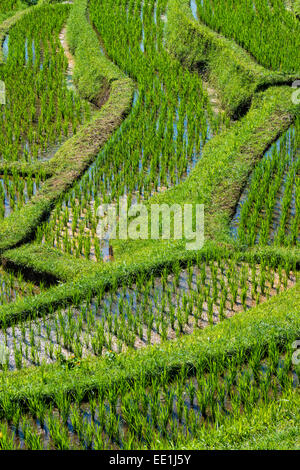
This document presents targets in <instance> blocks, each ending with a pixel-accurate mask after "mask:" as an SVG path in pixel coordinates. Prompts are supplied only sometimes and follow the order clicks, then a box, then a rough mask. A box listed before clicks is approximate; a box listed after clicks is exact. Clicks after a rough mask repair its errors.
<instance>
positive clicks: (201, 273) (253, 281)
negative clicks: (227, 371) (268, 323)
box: [0, 260, 296, 370]
mask: <svg viewBox="0 0 300 470" xmlns="http://www.w3.org/2000/svg"><path fill="white" fill-rule="evenodd" d="M293 269H294V268H293V267H292V266H290V264H286V265H284V266H279V267H278V269H276V270H274V269H272V268H270V267H268V266H266V265H261V266H257V265H256V264H254V263H253V264H252V265H249V264H246V263H242V264H237V263H236V262H235V261H234V260H227V261H224V260H219V262H218V263H217V262H215V261H213V260H210V261H209V260H208V261H207V262H200V263H199V265H198V266H193V265H189V267H188V268H187V269H185V270H182V269H181V268H180V267H179V265H177V266H174V267H173V272H174V273H173V274H168V273H167V271H164V272H163V273H162V275H161V278H154V277H153V276H152V277H151V278H150V279H149V278H148V279H147V278H145V277H144V276H140V277H139V278H138V279H137V282H136V284H134V285H133V286H132V287H128V285H127V284H126V283H124V284H123V286H122V287H120V288H118V289H115V290H114V289H112V290H111V291H110V293H104V292H103V290H100V291H99V292H98V294H97V296H96V297H95V298H90V299H88V300H87V301H85V302H83V303H80V302H79V303H78V306H76V307H69V308H68V309H60V310H57V311H56V312H55V316H54V315H53V314H52V315H50V316H49V315H48V316H46V314H44V315H43V317H42V318H41V319H37V318H35V317H33V318H32V319H31V320H30V321H29V322H22V323H21V324H19V325H13V326H10V327H9V328H5V325H4V328H3V329H2V330H1V331H0V340H1V342H2V344H3V345H5V346H6V348H7V349H6V356H5V358H4V360H3V363H2V369H5V370H11V369H15V368H18V369H20V368H22V367H25V366H28V365H31V364H33V365H40V364H41V363H42V362H44V361H47V362H53V361H57V360H59V361H61V360H62V361H64V358H70V357H75V358H77V359H78V360H80V359H81V358H82V357H86V356H89V355H96V356H101V355H103V354H106V353H109V352H110V351H111V352H112V354H115V353H120V352H122V351H124V350H126V349H127V348H134V349H137V348H142V347H144V346H146V345H147V344H155V343H160V342H161V341H166V340H172V339H175V338H178V337H180V336H181V335H184V334H190V333H192V332H193V331H194V330H195V329H198V328H204V327H206V326H207V325H214V324H216V323H217V322H219V321H223V320H225V319H226V318H229V317H231V316H233V315H234V314H236V313H238V312H241V311H246V310H247V309H250V308H252V307H253V306H255V305H258V304H259V303H261V302H264V301H265V300H267V299H269V298H270V297H271V296H274V295H276V294H278V293H279V292H281V291H283V290H284V289H287V288H289V287H291V286H292V285H293V284H294V283H295V281H296V274H295V273H294V272H293V271H292V270H293ZM53 313H54V312H53Z"/></svg>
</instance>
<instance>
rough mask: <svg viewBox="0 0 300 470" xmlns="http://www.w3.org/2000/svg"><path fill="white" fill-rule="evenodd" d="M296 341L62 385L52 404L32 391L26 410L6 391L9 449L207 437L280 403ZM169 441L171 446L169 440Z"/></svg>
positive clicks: (290, 387) (289, 383) (289, 387)
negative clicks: (127, 376)
mask: <svg viewBox="0 0 300 470" xmlns="http://www.w3.org/2000/svg"><path fill="white" fill-rule="evenodd" d="M292 353H293V349H292V345H291V344H288V345H285V347H284V348H281V349H279V348H278V346H277V344H276V343H275V342H272V341H271V342H270V343H269V346H268V348H267V350H266V349H265V348H263V347H262V346H261V345H260V344H257V345H256V346H255V347H254V349H253V350H252V351H251V353H250V354H249V352H246V351H242V350H241V351H239V353H238V354H237V356H235V357H232V358H230V357H226V356H222V354H220V355H219V358H218V359H217V360H214V361H210V360H209V359H206V358H205V357H200V358H199V361H198V363H197V364H196V366H195V367H194V368H193V370H189V369H188V368H187V367H186V366H182V367H181V369H179V371H178V372H177V373H176V374H175V376H173V377H170V374H169V372H168V371H167V368H166V369H164V370H163V371H162V373H161V374H160V375H158V376H154V377H152V379H150V380H149V378H148V377H147V376H146V374H145V373H141V375H140V377H138V378H136V379H135V381H134V382H133V383H128V382H127V381H125V380H121V381H119V383H118V384H106V386H103V385H102V386H101V385H99V386H98V389H97V388H95V389H94V390H93V391H91V392H89V394H88V396H87V398H85V391H84V390H82V389H81V388H80V386H79V387H76V386H75V390H74V392H73V395H67V394H66V393H64V392H62V391H60V390H58V391H57V392H56V393H55V395H54V396H53V398H52V402H51V403H50V405H49V403H47V402H46V401H45V400H43V399H42V398H40V396H38V395H34V396H33V397H28V401H27V410H25V409H24V410H21V407H20V405H19V404H17V403H15V402H13V401H11V400H10V398H9V396H8V395H7V396H6V395H5V394H3V395H2V397H1V402H0V410H1V411H0V413H1V418H2V423H1V428H0V432H1V439H0V448H2V449H11V448H13V449H16V448H23V449H43V448H48V449H60V450H61V449H70V448H81V449H94V450H104V449H126V450H128V449H147V448H149V449H155V448H156V446H160V447H161V446H166V445H167V446H168V447H169V446H170V445H171V446H173V447H174V446H176V445H178V444H179V443H180V442H182V441H185V440H187V439H196V438H197V437H200V436H201V437H204V435H205V434H206V433H209V431H210V429H212V428H214V427H219V426H226V423H228V421H230V420H236V421H238V420H239V418H240V417H241V416H242V415H246V416H247V415H248V414H249V415H251V412H252V410H253V407H255V406H258V405H263V406H267V405H269V404H271V403H273V404H275V403H276V402H277V400H279V399H280V397H281V396H282V395H284V396H285V397H286V396H289V394H292V393H293V392H294V390H295V388H297V387H299V370H297V369H296V367H295V366H294V364H293V361H292ZM163 448H165V447H163Z"/></svg>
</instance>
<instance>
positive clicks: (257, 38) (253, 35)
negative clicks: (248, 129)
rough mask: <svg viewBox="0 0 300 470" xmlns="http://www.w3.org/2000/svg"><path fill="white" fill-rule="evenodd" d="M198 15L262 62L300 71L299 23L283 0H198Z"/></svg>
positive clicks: (267, 65) (275, 68) (283, 68)
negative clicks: (269, 0)
mask: <svg viewBox="0 0 300 470" xmlns="http://www.w3.org/2000/svg"><path fill="white" fill-rule="evenodd" d="M197 7H198V8H197V12H198V16H199V19H201V20H202V21H203V22H204V23H205V24H207V25H208V26H210V27H211V28H212V29H213V30H214V31H217V32H220V33H221V34H223V35H224V36H226V37H228V38H231V39H234V40H235V41H236V42H237V43H238V44H240V45H241V46H242V47H243V48H245V49H246V50H247V51H248V52H250V54H252V55H253V56H254V57H255V59H256V60H257V61H258V62H259V63H260V64H262V65H264V66H265V67H267V68H271V69H273V70H282V71H284V72H299V71H300V59H299V53H298V51H299V48H300V39H299V38H300V24H299V22H298V21H297V19H296V18H295V16H294V15H293V14H292V13H291V12H290V11H288V10H287V9H286V6H285V4H284V2H283V1H282V0H274V1H272V2H271V5H270V2H268V0H255V2H252V1H250V0H241V1H239V4H238V5H237V4H236V2H234V1H233V0H224V1H222V0H221V1H220V0H216V1H213V0H212V1H204V2H202V1H200V0H197Z"/></svg>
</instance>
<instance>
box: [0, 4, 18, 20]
mask: <svg viewBox="0 0 300 470" xmlns="http://www.w3.org/2000/svg"><path fill="white" fill-rule="evenodd" d="M20 3H21V2H20V0H1V4H0V13H1V16H0V18H1V17H2V14H5V13H6V14H8V13H11V12H13V11H14V10H16V9H17V8H20Z"/></svg>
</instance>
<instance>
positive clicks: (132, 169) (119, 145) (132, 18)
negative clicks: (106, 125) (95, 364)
mask: <svg viewBox="0 0 300 470" xmlns="http://www.w3.org/2000/svg"><path fill="white" fill-rule="evenodd" d="M126 6H127V4H126V2H109V1H106V2H104V3H103V4H101V8H99V5H98V3H97V2H91V3H90V17H91V19H92V21H93V22H94V23H95V25H96V27H97V29H98V30H99V32H100V35H101V37H102V39H103V43H104V44H105V47H106V51H107V53H108V55H109V57H110V58H111V59H113V60H114V61H115V62H116V63H117V65H119V66H120V68H121V69H122V70H124V71H126V72H127V73H128V74H129V75H130V76H131V77H132V78H134V79H135V80H136V82H137V85H138V92H137V94H136V95H135V100H134V105H133V110H132V112H131V115H130V116H129V118H128V119H127V121H126V122H125V123H124V125H123V126H121V128H120V130H119V132H117V133H116V135H115V136H114V137H113V138H112V139H111V140H110V141H109V143H108V144H107V145H106V147H105V149H104V150H103V151H102V152H101V153H100V155H99V157H98V159H97V161H96V163H95V164H94V165H93V166H92V168H91V169H90V171H89V172H88V173H87V174H86V175H85V176H84V177H83V178H82V179H81V181H79V182H78V183H77V184H76V185H75V187H74V188H73V189H72V190H71V191H70V192H69V193H68V194H66V195H65V196H64V197H63V198H62V200H61V201H59V202H58V204H57V206H56V208H55V210H54V211H53V213H52V215H51V217H50V220H49V221H48V222H46V223H45V224H44V225H43V226H42V227H41V229H40V230H39V232H38V241H39V242H41V241H46V242H47V243H49V244H50V245H53V246H55V247H57V248H60V249H62V250H63V251H65V252H68V253H72V254H74V255H75V256H78V257H79V256H85V257H86V258H89V259H94V260H98V261H99V260H101V259H102V258H103V252H102V248H101V247H100V246H99V241H98V238H97V237H96V235H95V233H96V227H97V223H98V219H97V209H98V207H99V206H100V205H101V204H103V203H104V204H105V203H108V202H114V201H116V202H119V199H120V198H121V197H123V196H124V195H127V196H128V203H129V205H131V203H132V202H133V203H134V202H139V201H140V200H143V199H148V198H149V197H150V196H151V195H152V194H155V193H157V192H160V191H164V190H165V189H166V188H169V187H170V186H172V185H174V184H177V183H178V182H179V181H180V180H182V179H183V178H184V177H186V175H187V174H188V173H189V172H190V170H191V169H192V168H193V166H194V165H195V163H196V162H197V161H198V159H199V158H200V156H201V152H202V148H203V145H204V144H205V142H206V141H207V139H208V138H210V136H211V134H212V132H215V131H216V130H217V129H218V127H219V121H218V122H217V121H214V119H215V118H213V117H212V116H213V113H212V111H211V108H210V105H209V100H208V97H207V94H206V92H205V91H204V90H203V87H202V81H201V78H200V77H199V76H198V74H196V73H190V72H189V71H187V70H186V69H184V68H183V67H182V66H181V64H180V63H179V62H177V61H175V60H173V59H172V58H170V56H169V54H168V53H167V52H166V51H165V49H164V47H163V43H162V41H163V24H164V23H163V21H162V19H161V16H162V13H163V12H164V11H165V7H166V1H165V0H159V1H157V2H156V1H155V0H151V1H150V2H144V4H143V6H142V3H141V2H140V1H137V2H136V1H134V2H131V3H130V5H128V8H130V12H129V11H127V10H126ZM154 7H156V16H155V17H154ZM100 12H101V14H100ZM141 12H142V14H141ZM129 13H130V14H129ZM156 19H157V21H156ZM142 26H143V29H144V36H145V37H144V51H141V49H140V47H139V43H140V40H141V31H142ZM126 45H127V47H126ZM128 51H130V52H128ZM208 119H209V120H210V123H211V124H210V125H209V124H208Z"/></svg>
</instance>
